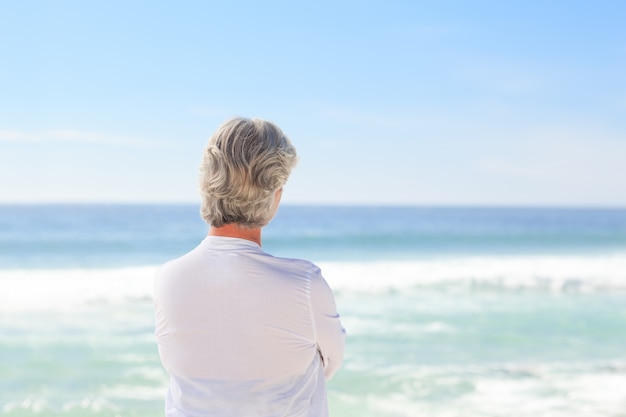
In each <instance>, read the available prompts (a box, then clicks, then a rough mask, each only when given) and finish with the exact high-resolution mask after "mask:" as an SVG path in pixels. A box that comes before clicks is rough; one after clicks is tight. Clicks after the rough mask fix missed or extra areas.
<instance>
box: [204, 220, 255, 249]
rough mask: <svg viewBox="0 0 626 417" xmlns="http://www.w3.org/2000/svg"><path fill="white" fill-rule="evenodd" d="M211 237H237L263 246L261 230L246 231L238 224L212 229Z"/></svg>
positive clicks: (210, 231)
mask: <svg viewBox="0 0 626 417" xmlns="http://www.w3.org/2000/svg"><path fill="white" fill-rule="evenodd" d="M209 236H222V237H236V238H239V239H246V240H250V241H252V242H255V243H256V244H257V245H259V246H261V229H260V228H255V229H245V228H243V227H241V226H239V225H238V224H237V223H229V224H226V225H224V226H221V227H212V226H211V228H210V229H209Z"/></svg>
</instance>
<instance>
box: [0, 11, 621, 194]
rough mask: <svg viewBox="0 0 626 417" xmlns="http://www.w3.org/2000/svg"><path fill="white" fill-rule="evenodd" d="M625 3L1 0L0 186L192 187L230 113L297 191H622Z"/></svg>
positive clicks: (23, 189) (47, 189) (32, 190)
mask: <svg viewBox="0 0 626 417" xmlns="http://www.w3.org/2000/svg"><path fill="white" fill-rule="evenodd" d="M625 21H626V2H622V1H597V2H589V1H584V2H583V1H551V2H544V1H524V2H522V1H515V2H508V1H475V2H468V1H384V2H383V1H378V2H369V1H358V2H357V1H344V2H337V1H317V2H286V1H284V2H275V1H273V2H272V1H270V2H253V1H249V2H242V1H230V2H210V1H176V2H174V1H170V2H165V1H106V2H103V1H20V2H13V1H1V2H0V178H1V184H2V185H1V189H0V202H120V201H121V202H197V201H198V198H197V193H196V183H197V170H198V164H199V161H200V155H201V152H202V148H203V146H204V144H205V142H206V140H207V139H208V137H209V136H210V135H211V133H212V132H213V131H214V130H215V128H216V127H217V126H218V125H219V124H220V123H221V122H222V121H223V120H225V119H226V118H228V117H231V116H237V115H241V116H248V117H253V116H258V117H263V118H266V119H269V120H272V121H274V122H276V123H277V124H278V125H279V126H281V127H282V129H283V130H284V131H285V132H286V133H287V134H288V135H289V136H290V137H291V139H292V141H293V142H294V144H295V145H296V147H297V149H298V152H299V154H300V163H299V165H298V166H297V167H296V169H295V170H294V172H293V174H292V177H291V179H290V181H289V183H288V185H287V187H286V189H285V194H284V201H285V202H287V203H302V204H306V203H317V204H327V203H330V204H429V205H438V204H445V205H448V204H452V205H457V204H470V205H484V204H496V205H565V206H570V205H573V206H579V205H585V206H603V205H608V206H626V76H625V75H624V74H626V29H625V27H626V25H624V22H625Z"/></svg>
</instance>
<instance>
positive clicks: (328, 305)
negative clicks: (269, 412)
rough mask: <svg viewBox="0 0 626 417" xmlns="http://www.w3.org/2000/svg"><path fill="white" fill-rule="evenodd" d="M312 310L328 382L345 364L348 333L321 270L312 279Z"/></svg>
mask: <svg viewBox="0 0 626 417" xmlns="http://www.w3.org/2000/svg"><path fill="white" fill-rule="evenodd" d="M311 308H312V310H313V320H314V326H315V334H316V339H317V340H316V342H317V349H318V351H319V353H320V356H321V358H322V362H323V364H324V376H325V377H326V379H327V380H328V379H330V378H332V376H333V375H334V374H335V372H336V371H337V369H339V367H340V366H341V364H342V362H343V351H344V346H345V341H346V331H345V330H344V328H343V327H342V326H341V321H340V319H339V314H338V313H337V306H336V304H335V298H334V296H333V293H332V290H331V289H330V286H329V285H328V283H327V282H326V280H325V279H324V278H323V277H322V275H321V273H320V270H319V269H317V271H315V273H314V274H313V277H311Z"/></svg>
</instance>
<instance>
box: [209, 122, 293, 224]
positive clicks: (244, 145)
mask: <svg viewBox="0 0 626 417" xmlns="http://www.w3.org/2000/svg"><path fill="white" fill-rule="evenodd" d="M296 161H297V156H296V149H295V148H294V147H293V145H292V144H291V142H290V141H289V138H287V136H285V134H283V132H282V131H281V130H280V129H279V128H278V126H276V125H274V124H272V123H270V122H267V121H265V120H261V119H256V118H255V119H245V118H234V119H231V120H228V121H227V122H225V123H224V124H222V125H221V126H220V127H219V128H218V129H217V130H216V131H215V133H214V134H213V136H211V139H210V140H209V143H208V145H207V147H206V149H205V150H204V155H203V157H202V164H201V165H200V195H201V197H202V208H201V210H200V212H201V214H202V218H203V219H204V220H205V221H206V222H207V223H209V224H210V225H211V226H213V227H221V226H224V225H226V224H230V223H237V224H239V225H240V226H242V227H245V228H257V227H263V226H265V225H266V224H268V223H269V222H270V220H271V219H272V216H273V215H274V211H275V208H276V203H277V202H275V201H274V199H275V196H276V195H277V191H278V190H280V189H281V188H282V187H283V185H285V183H286V182H287V178H288V177H289V174H290V172H291V169H292V168H293V167H294V166H295V164H296Z"/></svg>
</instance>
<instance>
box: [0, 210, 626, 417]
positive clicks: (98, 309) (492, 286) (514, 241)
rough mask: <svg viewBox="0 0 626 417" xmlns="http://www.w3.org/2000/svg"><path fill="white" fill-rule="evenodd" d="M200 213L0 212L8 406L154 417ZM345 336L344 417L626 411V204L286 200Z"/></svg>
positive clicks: (296, 243)
mask: <svg viewBox="0 0 626 417" xmlns="http://www.w3.org/2000/svg"><path fill="white" fill-rule="evenodd" d="M206 232H207V227H206V225H205V224H204V223H203V222H202V221H201V219H200V217H199V215H198V207H196V206H194V205H4V206H0V415H2V416H5V415H6V416H35V415H37V416H81V417H83V416H112V417H113V416H159V415H163V411H162V410H163V402H164V394H165V389H166V385H167V375H166V373H165V372H164V370H163V368H162V367H161V365H160V362H159V358H158V353H157V348H156V344H155V340H154V335H153V331H154V318H153V311H152V295H151V294H152V277H153V274H154V271H155V268H156V266H157V265H159V264H161V263H163V262H165V261H167V260H169V259H171V258H174V257H177V256H179V255H182V254H183V253H185V252H187V251H188V250H190V249H192V248H193V247H195V246H196V245H197V244H198V243H199V242H200V241H201V240H202V239H203V238H204V236H205V235H206ZM263 247H264V249H265V250H266V251H268V252H270V253H272V254H273V255H276V256H284V257H298V258H306V259H309V260H312V261H314V262H316V263H317V264H318V265H319V266H320V267H321V268H322V271H323V274H324V276H325V277H326V279H327V281H328V282H329V284H330V285H331V287H332V288H333V290H334V292H335V297H336V301H337V305H338V310H339V312H340V314H341V316H342V322H343V324H344V327H345V328H346V330H347V334H348V338H347V345H346V354H345V362H344V366H343V368H342V369H340V370H339V372H338V373H337V375H336V376H335V378H334V379H333V380H332V381H330V382H329V384H328V390H329V405H330V411H331V415H332V416H334V417H352V416H354V417H357V416H358V417H419V416H428V417H474V416H476V417H477V416H491V417H496V416H502V417H505V416H506V417H526V416H529V417H530V416H532V417H548V416H549V417H561V416H562V417H583V416H584V417H588V416H592V417H596V416H611V417H625V416H626V209H573V208H567V209H559V208H495V207H465V208H462V207H322V206H320V207H317V206H288V205H286V206H283V207H281V208H280V209H279V212H278V214H277V216H276V218H275V219H274V221H273V222H272V223H271V224H270V225H269V226H268V227H267V228H266V229H265V230H264V232H263Z"/></svg>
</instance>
